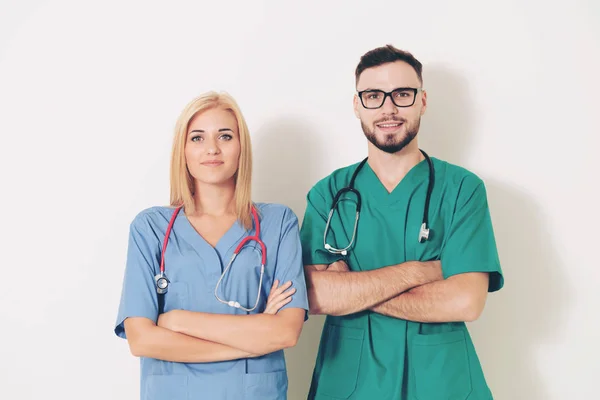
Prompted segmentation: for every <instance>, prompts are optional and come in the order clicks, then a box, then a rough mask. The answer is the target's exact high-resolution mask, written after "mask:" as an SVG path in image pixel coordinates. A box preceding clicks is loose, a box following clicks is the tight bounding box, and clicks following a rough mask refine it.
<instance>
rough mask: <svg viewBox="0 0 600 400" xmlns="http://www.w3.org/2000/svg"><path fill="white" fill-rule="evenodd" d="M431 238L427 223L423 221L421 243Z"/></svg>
mask: <svg viewBox="0 0 600 400" xmlns="http://www.w3.org/2000/svg"><path fill="white" fill-rule="evenodd" d="M428 239H429V229H428V228H427V224H425V223H423V225H421V230H420V231H419V243H423V242H424V241H426V240H428Z"/></svg>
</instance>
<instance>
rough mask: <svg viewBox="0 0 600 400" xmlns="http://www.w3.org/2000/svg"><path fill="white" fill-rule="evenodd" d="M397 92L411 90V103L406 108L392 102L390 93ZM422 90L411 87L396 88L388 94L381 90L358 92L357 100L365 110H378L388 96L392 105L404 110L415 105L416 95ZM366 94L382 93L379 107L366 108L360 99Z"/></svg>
mask: <svg viewBox="0 0 600 400" xmlns="http://www.w3.org/2000/svg"><path fill="white" fill-rule="evenodd" d="M397 90H412V91H413V93H414V94H413V101H412V103H410V105H407V106H399V105H398V104H396V102H395V101H394V98H393V97H392V93H394V92H395V91H397ZM423 90H424V89H423V88H412V87H399V88H396V89H394V90H392V91H390V92H386V91H383V90H381V89H366V90H361V91H360V92H357V94H358V98H359V100H360V104H362V106H363V108H366V109H367V110H376V109H378V108H381V107H383V105H384V104H385V100H386V99H387V98H388V96H389V97H390V100H392V104H394V105H395V106H396V107H402V108H406V107H412V106H413V105H414V104H415V101H416V100H417V93H419V92H423ZM366 92H379V93H383V101H382V102H381V105H380V106H379V107H367V106H365V103H364V102H363V98H362V94H363V93H366Z"/></svg>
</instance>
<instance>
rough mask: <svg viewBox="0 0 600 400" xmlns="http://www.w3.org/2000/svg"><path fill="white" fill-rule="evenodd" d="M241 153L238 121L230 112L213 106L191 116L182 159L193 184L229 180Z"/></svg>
mask: <svg viewBox="0 0 600 400" xmlns="http://www.w3.org/2000/svg"><path fill="white" fill-rule="evenodd" d="M240 153H241V145H240V135H239V131H238V124H237V120H236V118H235V116H234V115H233V113H232V112H231V111H227V110H224V109H223V108H212V109H210V110H206V111H203V112H201V113H199V114H197V115H196V116H195V117H194V118H192V120H191V121H190V124H189V127H188V132H187V138H186V141H185V160H186V164H187V167H188V170H189V171H190V174H191V175H192V176H193V177H194V180H195V181H196V185H197V184H198V183H206V184H214V185H222V184H229V183H231V181H232V180H234V179H235V178H234V177H235V173H236V172H237V169H238V165H239V159H240Z"/></svg>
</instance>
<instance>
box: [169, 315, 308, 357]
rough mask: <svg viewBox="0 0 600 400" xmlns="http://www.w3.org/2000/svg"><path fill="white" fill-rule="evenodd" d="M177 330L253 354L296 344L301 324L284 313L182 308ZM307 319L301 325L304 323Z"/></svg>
mask: <svg viewBox="0 0 600 400" xmlns="http://www.w3.org/2000/svg"><path fill="white" fill-rule="evenodd" d="M177 319H178V322H177V325H176V326H174V327H173V328H174V330H175V331H177V332H181V333H184V334H186V335H189V336H194V337H197V338H202V339H205V340H209V341H211V342H218V343H221V344H224V345H226V346H231V347H235V348H239V349H241V350H243V351H246V352H248V353H253V354H268V353H272V352H274V351H277V350H281V349H285V348H288V347H292V346H295V344H296V342H297V340H298V335H299V330H300V327H299V326H298V323H297V322H296V321H294V322H290V320H289V318H285V316H283V315H282V314H281V313H279V314H276V315H272V314H251V315H230V314H210V313H201V312H192V311H180V312H179V315H178V317H177ZM302 322H303V318H302V319H301V320H300V322H299V324H300V326H301V324H302Z"/></svg>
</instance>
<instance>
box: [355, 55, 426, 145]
mask: <svg viewBox="0 0 600 400" xmlns="http://www.w3.org/2000/svg"><path fill="white" fill-rule="evenodd" d="M356 86H357V92H362V91H367V92H364V93H363V94H362V96H361V97H360V98H359V97H358V95H356V96H354V113H355V114H356V116H357V117H358V118H359V119H360V123H361V126H362V129H363V132H364V133H365V136H366V137H367V139H368V140H369V141H370V142H371V143H373V145H375V146H376V147H377V148H378V149H380V150H382V151H385V152H387V153H396V152H398V151H400V150H402V149H403V148H404V146H406V145H407V144H409V143H410V142H411V141H412V140H413V139H414V138H415V136H417V132H418V131H419V125H420V123H421V116H422V115H423V114H424V113H425V109H426V108H427V94H426V93H425V92H423V91H421V90H419V91H417V92H416V93H415V91H414V90H411V89H417V88H420V87H421V83H420V81H419V77H418V76H417V73H416V72H415V70H414V69H413V68H412V67H411V66H410V65H409V64H407V63H405V62H403V61H397V62H393V63H387V64H383V65H380V66H378V67H373V68H368V69H366V70H364V71H363V72H362V74H361V75H360V77H359V80H358V83H357V85H356ZM399 88H404V89H402V90H396V89H399ZM395 90H396V91H395ZM374 91H379V92H374ZM392 91H395V92H393V93H392V94H391V96H385V95H384V94H383V92H392ZM392 96H393V97H394V99H393V100H394V102H395V103H396V104H394V102H393V101H392V98H391V97H392ZM384 97H385V101H383V104H382V105H381V107H378V106H379V105H380V104H381V102H382V100H384ZM361 99H362V102H361ZM413 100H414V102H413ZM363 103H364V106H363ZM365 106H366V107H369V108H365ZM370 107H373V108H372V109H370Z"/></svg>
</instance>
